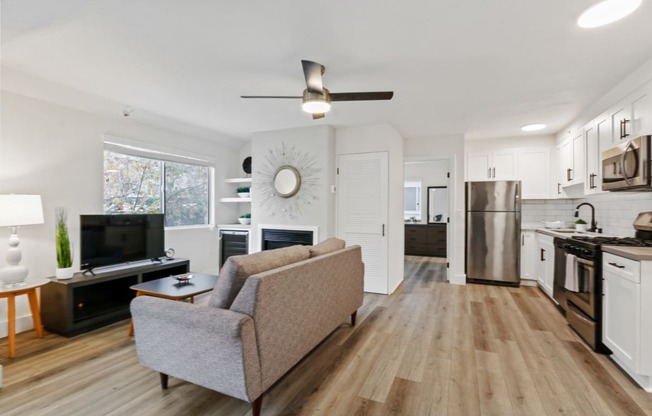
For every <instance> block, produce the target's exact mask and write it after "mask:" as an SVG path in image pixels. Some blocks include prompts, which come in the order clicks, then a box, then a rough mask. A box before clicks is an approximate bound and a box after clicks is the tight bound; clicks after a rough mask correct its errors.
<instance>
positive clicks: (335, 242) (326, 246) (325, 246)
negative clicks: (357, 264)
mask: <svg viewBox="0 0 652 416" xmlns="http://www.w3.org/2000/svg"><path fill="white" fill-rule="evenodd" d="M345 245H346V243H345V242H344V240H340V239H339V238H329V239H327V240H324V241H322V242H321V243H319V244H317V245H314V246H312V247H310V258H313V257H317V256H323V255H324V254H328V253H331V252H333V251H337V250H341V249H343V248H344V246H345Z"/></svg>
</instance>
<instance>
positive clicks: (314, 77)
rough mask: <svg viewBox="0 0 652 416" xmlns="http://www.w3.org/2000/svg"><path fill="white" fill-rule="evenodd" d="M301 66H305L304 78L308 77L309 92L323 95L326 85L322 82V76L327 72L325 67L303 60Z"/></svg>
mask: <svg viewBox="0 0 652 416" xmlns="http://www.w3.org/2000/svg"><path fill="white" fill-rule="evenodd" d="M301 66H303V76H304V77H306V87H307V88H308V91H310V92H316V93H319V94H322V93H323V92H324V85H323V83H322V81H321V76H322V75H324V71H326V68H325V67H324V65H322V64H318V63H317V62H312V61H304V60H302V61H301Z"/></svg>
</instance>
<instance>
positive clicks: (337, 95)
mask: <svg viewBox="0 0 652 416" xmlns="http://www.w3.org/2000/svg"><path fill="white" fill-rule="evenodd" d="M330 96H331V101H371V100H391V99H392V97H393V96H394V91H374V92H332V93H331V94H330Z"/></svg>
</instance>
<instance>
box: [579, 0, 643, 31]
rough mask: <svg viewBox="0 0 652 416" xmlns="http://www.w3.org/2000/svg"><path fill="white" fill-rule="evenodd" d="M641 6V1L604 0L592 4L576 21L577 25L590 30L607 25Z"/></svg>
mask: <svg viewBox="0 0 652 416" xmlns="http://www.w3.org/2000/svg"><path fill="white" fill-rule="evenodd" d="M640 5H641V0H604V1H601V2H600V3H597V4H594V5H593V6H591V7H589V8H588V9H586V10H585V11H584V13H582V14H581V15H580V17H579V19H577V25H578V26H579V27H583V28H587V29H588V28H592V27H599V26H604V25H608V24H609V23H612V22H615V21H616V20H620V19H622V18H623V17H625V16H627V15H628V14H630V13H631V12H633V11H634V10H636V9H637V8H638V6H640Z"/></svg>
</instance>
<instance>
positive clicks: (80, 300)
mask: <svg viewBox="0 0 652 416" xmlns="http://www.w3.org/2000/svg"><path fill="white" fill-rule="evenodd" d="M189 268H190V261H188V260H185V259H174V260H163V261H162V262H161V263H152V262H149V261H147V262H139V263H131V264H122V265H117V266H111V267H105V268H103V269H102V270H101V271H96V272H95V276H93V275H90V276H88V275H83V274H81V273H77V274H75V276H74V277H73V278H72V279H70V280H56V279H52V281H51V282H50V283H48V284H46V285H45V286H43V287H42V288H41V316H42V321H43V326H44V327H45V329H47V330H48V331H51V332H55V333H57V334H61V335H65V336H74V335H78V334H81V333H84V332H88V331H90V330H93V329H96V328H100V327H102V326H105V325H108V324H111V323H113V322H117V321H120V320H123V319H127V318H129V317H130V316H131V315H130V314H129V303H130V302H131V300H132V299H133V298H134V296H135V295H136V292H135V291H133V290H131V289H129V288H130V287H131V286H133V285H136V284H138V283H143V282H148V281H150V280H155V279H160V278H162V277H167V276H174V275H178V274H183V273H188V271H189Z"/></svg>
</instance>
